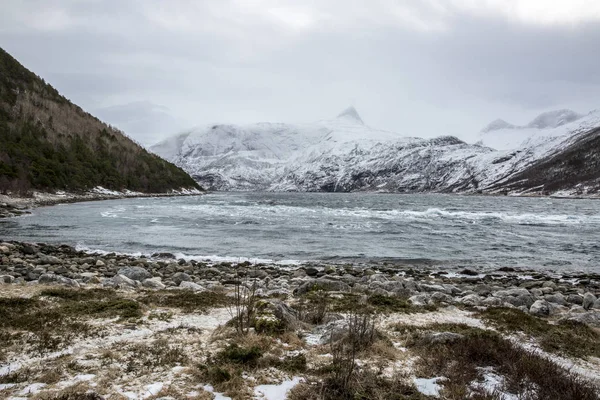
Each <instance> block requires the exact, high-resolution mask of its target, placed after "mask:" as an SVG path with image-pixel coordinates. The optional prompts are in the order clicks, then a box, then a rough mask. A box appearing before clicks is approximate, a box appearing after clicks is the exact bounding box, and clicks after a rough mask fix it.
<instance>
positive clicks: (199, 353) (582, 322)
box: [0, 239, 600, 400]
mask: <svg viewBox="0 0 600 400" xmlns="http://www.w3.org/2000/svg"><path fill="white" fill-rule="evenodd" d="M524 278H525V279H524ZM240 288H241V289H240ZM249 288H254V289H253V291H252V292H251V293H253V294H252V297H248V298H246V300H245V301H252V302H253V303H252V304H253V305H252V308H251V309H252V310H256V311H253V314H252V315H253V319H252V321H253V322H252V326H251V327H249V328H248V331H247V332H244V333H240V332H238V331H236V329H237V328H236V325H235V321H236V320H235V318H234V317H233V316H234V315H235V312H236V311H235V304H236V300H235V299H236V297H235V296H236V292H237V291H239V290H242V291H246V292H245V293H250V292H247V290H248V289H249ZM11 299H13V300H11ZM248 299H251V300H248ZM0 302H2V303H1V304H3V306H2V307H3V310H4V311H3V312H5V313H6V315H7V318H8V319H6V320H5V321H4V322H6V324H7V325H6V327H4V326H3V327H0V334H2V335H3V336H2V337H3V338H8V339H7V340H6V341H5V342H4V343H3V344H2V345H0V380H1V382H0V397H2V396H3V395H6V396H8V397H10V396H16V397H19V396H20V397H29V396H38V397H39V396H42V397H41V398H46V397H43V396H50V397H48V398H55V397H52V396H59V395H64V394H66V393H71V394H73V393H80V392H82V393H83V392H85V393H95V394H97V396H98V397H90V398H93V399H105V398H113V396H116V397H117V398H119V396H125V397H126V398H130V399H142V398H147V397H150V398H159V397H161V396H162V397H169V396H170V397H171V398H199V399H210V398H212V396H214V395H215V394H220V395H221V396H224V397H219V396H217V397H218V398H222V399H228V398H232V399H257V398H262V397H260V395H259V393H262V392H261V390H276V389H277V390H279V392H278V393H279V395H278V397H270V399H277V400H283V399H284V398H287V397H285V393H286V391H287V390H288V389H290V388H291V387H292V386H293V387H294V389H293V390H292V392H291V393H292V394H295V396H296V397H289V398H291V399H294V400H297V399H305V398H317V397H310V396H309V397H306V393H311V392H310V391H311V390H317V389H319V388H321V387H326V386H323V385H327V384H328V383H327V382H330V381H329V380H328V379H332V376H329V375H327V372H322V371H328V368H331V367H332V365H335V361H334V360H335V357H334V358H333V359H332V354H331V353H332V351H333V350H332V349H335V343H338V342H339V343H343V340H344V339H343V338H344V337H345V335H349V334H351V328H350V327H351V326H352V325H351V324H350V322H349V321H351V319H352V318H353V317H352V315H355V314H353V313H356V312H357V311H356V310H363V311H361V312H364V313H365V314H364V315H365V316H367V317H368V318H370V319H371V321H372V324H373V327H374V328H373V329H376V331H377V334H376V335H375V336H373V339H372V340H374V342H373V343H372V344H369V346H372V348H371V347H369V348H365V349H363V350H361V351H360V353H359V354H358V355H357V359H356V360H355V361H354V360H353V361H352V362H353V363H354V368H353V372H352V371H351V373H352V374H354V375H353V376H354V378H353V379H355V380H358V381H361V382H362V380H363V379H365V381H369V380H370V379H378V382H380V384H379V385H378V386H377V388H374V389H373V390H380V389H381V390H383V388H386V387H389V385H391V382H396V380H398V382H402V385H403V386H402V388H403V389H401V390H403V391H405V393H414V394H415V395H419V393H420V394H422V395H426V393H425V389H423V387H422V386H420V385H421V384H422V383H423V382H424V381H428V382H430V383H431V384H432V385H433V387H434V388H436V390H434V391H433V392H427V393H429V396H431V397H418V398H428V399H429V398H431V399H433V398H437V397H439V396H440V395H444V393H446V392H445V390H450V387H451V386H448V387H445V379H446V378H447V379H448V380H449V382H453V383H452V385H455V384H457V383H456V382H457V381H456V379H458V378H459V377H461V376H462V377H464V376H465V374H464V371H466V370H468V371H472V372H470V373H469V374H467V376H468V377H469V376H470V378H469V379H468V380H467V381H466V382H463V383H461V384H463V385H465V386H464V390H467V392H470V391H472V392H473V393H478V392H477V390H479V389H477V387H478V386H477V385H476V384H475V383H473V382H481V381H487V380H488V378H489V379H491V377H496V378H495V379H496V381H495V382H496V383H495V384H494V386H493V387H492V386H490V387H487V388H484V389H485V390H484V389H481V390H484V391H487V392H489V393H505V394H506V397H501V398H513V397H514V398H517V395H519V394H526V393H529V392H523V393H520V392H515V391H514V390H515V389H514V386H512V387H511V386H510V385H508V384H506V385H505V384H504V383H503V382H508V381H509V380H511V379H520V378H521V377H520V374H526V375H527V376H529V379H533V380H534V382H537V383H536V385H537V386H536V387H538V388H551V387H554V385H553V384H552V385H550V384H549V383H548V382H546V381H541V380H540V379H542V378H540V376H539V374H536V372H535V371H538V370H544V371H545V372H544V374H543V375H545V376H548V379H551V380H552V382H555V381H557V380H560V381H562V382H565V384H566V382H570V383H569V385H579V386H578V387H579V389H581V390H587V391H588V392H589V393H592V392H593V391H596V392H597V393H598V396H600V373H599V372H598V371H600V346H598V344H599V343H600V274H564V275H563V276H561V277H558V276H551V275H549V274H545V273H542V272H538V273H533V274H532V273H531V271H519V270H516V269H512V268H498V269H496V270H493V271H487V272H485V273H483V272H481V271H475V270H471V269H468V268H465V269H463V270H462V271H459V272H452V271H445V270H442V269H438V268H435V266H428V267H427V268H415V266H411V265H386V264H371V265H365V266H360V267H359V266H356V265H350V264H348V265H332V264H331V263H327V262H318V263H316V262H315V263H309V264H302V265H293V266H288V267H286V268H279V266H278V265H276V264H266V263H251V262H240V263H235V262H199V261H195V260H185V259H178V258H177V257H176V256H175V255H173V254H170V253H160V254H159V253H156V254H153V255H152V256H150V257H146V256H132V255H124V254H116V253H106V254H98V253H89V252H85V251H80V250H76V249H75V248H73V247H71V246H68V245H48V244H43V243H38V244H34V243H25V242H18V241H6V242H3V241H2V240H1V239H0ZM232 302H233V303H232ZM23 304H25V308H23V307H22V305H23ZM248 304H249V303H248ZM45 310H51V312H49V313H48V312H47V311H45ZM319 310H322V315H321V314H318V313H319V312H320V311H319ZM40 312H41V313H42V314H38V313H40ZM315 313H316V314H315ZM63 314H64V315H63ZM357 315H363V314H357ZM42 316H44V317H43V318H46V319H50V318H57V319H56V321H54V322H52V323H50V324H48V323H46V324H45V325H42V331H38V330H36V329H38V328H37V327H38V325H39V324H36V323H33V322H32V323H31V324H30V323H29V322H23V321H30V320H31V321H36V320H37V319H39V318H42ZM11 318H12V319H11ZM507 318H508V319H507ZM513 320H514V321H513ZM232 321H234V322H232ZM7 327H8V328H7ZM11 327H12V328H11ZM23 332H25V333H23ZM481 340H485V342H484V343H482V344H481V346H482V347H481V348H480V349H477V350H476V349H473V351H480V352H483V354H486V352H488V351H491V352H490V353H489V356H490V357H492V356H493V357H499V356H498V354H504V353H503V352H498V353H494V351H492V350H490V349H491V348H495V347H494V346H501V347H502V348H503V349H504V350H505V351H506V352H508V353H510V354H513V356H516V357H517V358H512V357H513V356H511V357H507V358H506V359H503V358H501V357H500V358H498V359H497V360H496V361H494V363H500V364H492V366H493V365H496V366H498V365H505V366H506V368H504V367H502V368H500V367H498V369H490V368H492V367H489V366H487V365H479V364H473V363H475V362H477V361H473V360H465V362H468V363H471V364H461V365H460V368H461V371H458V372H456V371H455V372H453V370H452V368H451V364H448V366H447V369H444V370H442V371H439V370H436V369H431V368H432V366H433V365H438V363H444V362H449V361H447V360H448V359H446V358H442V359H439V360H436V359H435V357H436V354H441V355H444V354H447V353H444V352H457V353H456V354H457V355H460V354H461V352H464V351H470V350H469V349H471V348H473V347H474V346H477V344H476V343H478V342H477V341H481ZM455 346H457V347H455ZM464 346H466V347H464ZM232 349H233V350H232ZM247 349H251V351H252V352H253V353H252V354H255V355H254V356H252V357H258V361H256V362H254V361H252V362H251V363H246V361H243V362H241V361H239V360H238V358H237V357H242V356H240V355H239V354H238V353H236V352H238V351H239V352H242V353H241V354H245V353H243V352H244V351H247ZM234 350H235V351H236V352H234V353H232V351H234ZM248 351H249V350H248ZM451 354H454V353H451ZM228 357H229V358H228ZM243 357H245V356H243ZM444 357H446V356H444ZM519 357H523V359H525V360H529V361H527V364H524V365H523V368H526V366H531V368H533V369H532V370H531V371H530V370H519V372H518V375H516V376H512V375H511V373H512V372H511V371H514V370H515V369H514V368H512V365H513V364H512V363H516V362H519V361H518V360H519ZM449 359H450V360H451V359H452V358H449ZM485 359H486V358H485V357H484V361H485ZM332 360H333V361H332ZM427 360H429V361H427ZM432 360H436V362H435V363H433V362H432ZM332 363H334V364H332ZM502 363H504V364H502ZM530 363H533V364H530ZM202 365H204V367H202ZM419 365H421V366H419ZM372 368H375V370H372ZM503 368H504V369H503ZM378 369H379V371H380V372H379V375H370V374H372V373H373V374H374V373H375V371H377V370H378ZM48 370H52V371H57V372H56V373H54V374H53V375H52V376H49V375H48V374H47V371H48ZM517 370H518V369H517ZM20 371H26V374H25V373H23V374H21V372H20ZM211 371H212V372H211ZM218 371H221V372H218ZM223 371H225V372H223ZM323 374H325V375H323ZM453 374H456V375H453ZM470 374H474V375H470ZM528 374H530V375H528ZM328 376H329V378H328ZM375 376H377V378H375ZM242 377H243V378H242ZM442 377H445V378H442ZM535 379H537V381H535ZM303 382H304V383H303ZM436 382H437V383H436ZM429 389H431V387H429ZM319 390H321V389H319ZM395 390H400V389H394V390H393V391H395ZM526 390H531V387H530V386H529V387H528V388H527V389H526ZM205 392H208V393H205ZM296 392H298V393H296ZM148 393H150V394H148ZM191 393H194V395H188V394H191ZM432 393H433V394H432ZM391 394H392V392H390V394H388V395H385V396H379V397H375V395H374V394H373V397H375V398H389V396H390V395H391ZM510 396H513V397H510ZM544 396H546V397H543V396H542V397H540V398H556V399H563V398H564V399H572V398H575V397H560V396H558V397H557V396H556V395H552V396H550V397H548V395H544ZM38 397H36V398H38ZM413 398H417V397H413ZM491 398H493V397H491ZM586 398H597V397H586Z"/></svg>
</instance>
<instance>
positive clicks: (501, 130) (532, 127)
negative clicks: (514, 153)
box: [479, 110, 597, 150]
mask: <svg viewBox="0 0 600 400" xmlns="http://www.w3.org/2000/svg"><path fill="white" fill-rule="evenodd" d="M594 114H597V112H595V111H593V112H591V113H590V114H588V115H585V116H584V115H581V114H578V113H576V112H574V111H571V110H556V111H548V112H545V113H542V114H540V115H538V116H537V117H536V118H534V119H533V120H532V121H531V122H530V123H528V124H527V125H525V126H517V125H513V124H510V123H508V122H506V121H504V120H501V119H497V120H495V121H493V122H491V123H490V124H489V125H488V126H486V127H485V128H483V129H482V130H481V132H480V134H479V139H480V142H481V143H482V144H484V145H485V146H489V147H491V148H493V149H496V150H510V149H516V148H519V147H523V146H524V145H526V144H527V142H532V141H544V140H545V139H547V138H552V137H558V136H563V135H566V134H568V133H569V132H572V131H574V130H577V129H580V128H581V129H586V128H587V129H589V128H590V126H589V123H590V121H592V122H593V123H595V121H596V119H595V118H597V115H596V116H594Z"/></svg>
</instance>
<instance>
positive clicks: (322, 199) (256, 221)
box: [0, 193, 600, 272]
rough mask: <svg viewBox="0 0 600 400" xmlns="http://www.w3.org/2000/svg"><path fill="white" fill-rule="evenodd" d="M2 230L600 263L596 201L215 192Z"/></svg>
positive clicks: (38, 218) (230, 250) (141, 246)
mask: <svg viewBox="0 0 600 400" xmlns="http://www.w3.org/2000/svg"><path fill="white" fill-rule="evenodd" d="M0 238H2V239H4V240H9V239H11V240H23V241H33V242H47V243H66V244H71V245H75V246H79V247H80V248H84V249H92V250H102V251H109V252H112V251H115V252H123V253H143V254H151V253H154V252H171V253H174V254H176V255H178V256H189V257H191V256H207V257H212V258H213V259H220V258H226V259H231V260H237V259H250V260H251V261H252V260H339V261H344V260H349V261H355V262H356V261H369V260H386V259H390V260H394V261H396V262H409V263H415V264H419V263H422V262H425V263H429V262H431V263H435V264H438V265H440V266H448V267H462V266H482V267H500V266H511V267H529V268H540V269H545V270H563V269H567V270H583V271H595V272H597V271H600V241H599V238H600V203H599V202H598V201H594V200H581V199H578V200H575V199H550V198H515V197H477V196H451V195H394V194H363V193H352V194H339V193H214V194H208V195H204V196H195V197H171V198H139V199H123V200H110V201H96V202H86V203H77V204H66V205H59V206H53V207H43V208H39V209H36V210H34V211H33V214H32V215H29V216H24V217H19V218H14V219H8V220H4V221H0Z"/></svg>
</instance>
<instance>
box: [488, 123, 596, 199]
mask: <svg viewBox="0 0 600 400" xmlns="http://www.w3.org/2000/svg"><path fill="white" fill-rule="evenodd" d="M491 189H496V190H497V189H500V190H505V191H513V190H517V191H527V192H528V193H531V194H541V195H545V194H549V193H553V192H556V191H561V190H568V191H571V192H574V194H577V193H581V194H597V193H600V128H595V129H592V130H589V131H587V132H584V133H581V134H579V135H577V136H576V137H575V140H574V141H573V142H572V143H571V144H569V145H568V146H567V147H566V148H564V149H562V150H561V151H560V152H558V153H555V154H553V155H551V156H549V157H546V158H544V159H541V160H539V161H537V162H536V163H534V164H533V165H531V166H529V167H528V168H526V169H524V170H523V171H521V172H518V173H517V174H515V175H513V176H512V177H511V178H510V179H509V180H508V181H506V182H503V183H502V184H501V185H499V186H498V187H496V188H491Z"/></svg>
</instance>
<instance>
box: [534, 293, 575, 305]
mask: <svg viewBox="0 0 600 400" xmlns="http://www.w3.org/2000/svg"><path fill="white" fill-rule="evenodd" d="M579 297H581V296H579ZM570 298H571V296H569V298H567V300H565V297H564V296H563V295H562V294H561V293H554V294H547V295H545V296H544V299H546V301H548V302H550V303H554V304H559V305H561V306H564V305H567V301H568V300H569V299H570ZM582 301H583V300H582ZM569 302H570V303H574V302H572V301H569ZM575 304H577V303H575ZM579 304H581V303H579Z"/></svg>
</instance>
